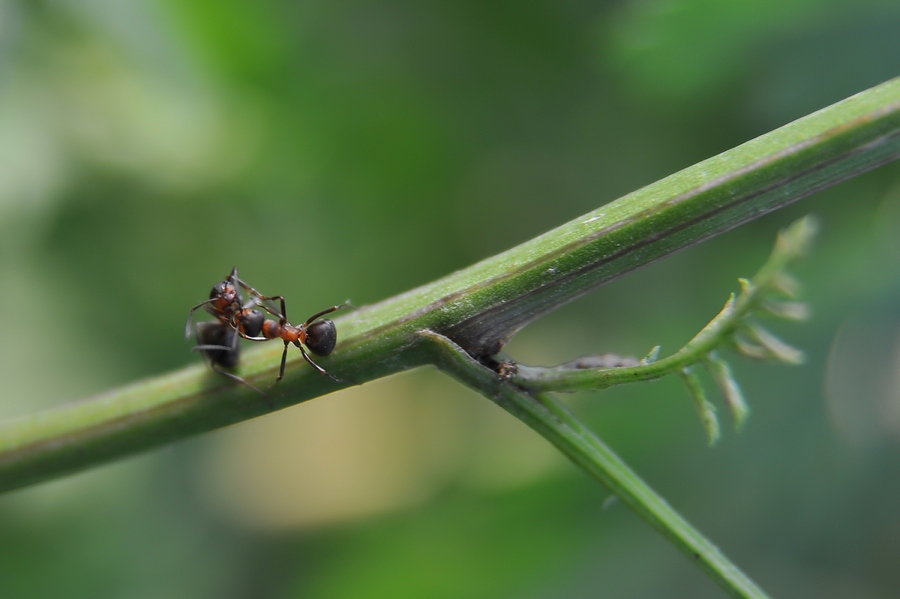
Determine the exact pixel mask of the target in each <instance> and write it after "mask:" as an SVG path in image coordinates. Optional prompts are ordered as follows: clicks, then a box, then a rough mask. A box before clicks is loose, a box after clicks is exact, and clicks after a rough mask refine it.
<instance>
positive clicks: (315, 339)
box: [306, 320, 337, 356]
mask: <svg viewBox="0 0 900 599" xmlns="http://www.w3.org/2000/svg"><path fill="white" fill-rule="evenodd" d="M335 345H337V327H335V326H334V322H332V321H330V320H318V321H316V322H314V323H312V324H310V325H309V327H308V328H307V329H306V347H308V348H309V350H310V351H311V352H312V353H314V354H316V355H317V356H327V355H328V354H330V353H331V352H333V351H334V346H335Z"/></svg>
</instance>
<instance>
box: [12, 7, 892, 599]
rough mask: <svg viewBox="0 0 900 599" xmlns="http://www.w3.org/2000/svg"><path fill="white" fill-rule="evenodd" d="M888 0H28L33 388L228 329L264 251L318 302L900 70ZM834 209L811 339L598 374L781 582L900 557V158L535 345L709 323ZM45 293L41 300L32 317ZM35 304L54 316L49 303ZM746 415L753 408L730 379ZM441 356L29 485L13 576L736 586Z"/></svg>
mask: <svg viewBox="0 0 900 599" xmlns="http://www.w3.org/2000/svg"><path fill="white" fill-rule="evenodd" d="M898 31H900V4H898V3H896V2H893V1H888V0H883V1H882V0H854V1H850V0H845V1H835V2H821V1H819V0H778V1H775V0H756V1H753V2H736V3H732V2H719V1H716V0H645V1H643V2H578V1H568V2H565V1H564V2H538V1H526V2H495V3H483V2H459V1H457V2H435V3H418V2H402V1H400V2H392V1H390V0H375V1H371V2H355V1H351V2H346V3H330V2H317V1H312V2H289V1H286V0H264V1H262V2H242V1H240V0H218V1H216V2H212V1H210V0H197V1H193V2H178V1H175V0H132V1H129V2H118V1H116V0H53V1H51V0H44V1H25V0H21V1H17V0H2V2H0V289H2V290H3V298H4V300H5V305H6V308H5V315H4V319H3V320H4V326H3V333H2V334H0V358H2V359H0V417H3V418H9V417H15V416H19V415H22V414H28V413H31V412H34V411H37V410H40V409H44V408H49V407H52V406H57V405H61V404H64V403H67V402H71V401H76V400H78V399H80V398H84V397H87V396H90V395H92V394H94V393H97V392H100V391H103V390H105V389H109V388H112V387H115V386H117V385H121V384H124V383H127V382H130V381H133V380H135V379H137V378H140V377H145V376H152V375H155V374H159V373H163V372H166V371H169V370H171V369H174V368H178V367H180V366H183V365H185V364H189V363H195V362H197V361H198V360H199V357H198V356H197V354H194V353H191V352H190V351H189V348H190V345H189V344H188V343H187V342H185V341H184V339H183V338H182V331H183V326H184V319H185V317H186V314H187V309H188V307H190V306H192V305H194V304H195V303H197V302H198V301H201V300H202V299H204V298H205V297H206V295H207V293H208V291H209V288H210V287H211V286H212V285H213V284H214V283H215V282H217V281H218V280H220V279H222V278H223V277H224V276H225V275H226V274H227V273H228V271H229V269H230V268H231V267H232V266H233V265H238V266H239V267H240V269H241V274H242V275H243V276H244V277H245V278H246V279H247V280H248V281H250V282H251V283H252V284H254V285H255V286H257V287H258V288H259V289H261V290H265V291H267V292H270V293H281V294H284V295H285V296H286V297H287V298H288V301H289V302H290V305H291V306H292V310H293V311H294V313H295V314H306V313H311V312H313V311H316V310H318V309H320V308H322V307H324V306H328V305H332V304H334V303H338V302H341V301H343V300H345V299H348V298H349V299H350V300H352V301H353V302H354V304H356V305H364V304H368V303H372V302H375V301H378V300H381V299H384V298H386V297H390V296H392V295H394V294H396V293H399V292H402V291H404V290H407V289H409V288H412V287H414V286H417V285H420V284H423V283H426V282H428V281H430V280H433V279H435V278H438V277H440V276H442V275H445V274H447V273H449V272H451V271H453V270H455V269H458V268H463V267H465V266H467V265H469V264H471V263H473V262H475V261H477V260H479V259H481V258H484V257H487V256H490V255H492V254H494V253H497V252H499V251H501V250H504V249H507V248H509V247H511V246H512V245H515V244H517V243H520V242H523V241H526V240H528V239H530V238H531V237H533V236H535V235H537V234H539V233H541V232H543V231H545V230H548V229H550V228H552V227H554V226H556V225H558V224H561V223H563V222H565V221H567V220H569V219H572V218H574V217H576V216H578V215H580V214H582V213H585V212H587V211H589V210H591V209H593V208H596V207H598V206H599V205H601V204H604V203H606V202H608V201H611V200H613V199H615V198H616V197H618V196H620V195H622V194H624V193H627V192H629V191H631V190H634V189H636V188H638V187H641V186H642V185H646V184H648V183H650V182H652V181H654V180H656V179H658V178H661V177H663V176H665V175H668V174H670V173H672V172H675V171H677V170H678V169H680V168H683V167H686V166H688V165H690V164H692V163H694V162H697V161H699V160H701V159H703V158H706V157H709V156H711V155H714V154H716V153H719V152H721V151H723V150H726V149H728V148H730V147H733V146H735V145H737V144H739V143H741V142H743V141H746V140H748V139H750V138H752V137H755V136H757V135H759V134H762V133H764V132H766V131H769V130H771V129H774V128H776V127H778V126H780V125H782V124H785V123H787V122H789V121H791V120H793V119H795V118H798V117H801V116H803V115H805V114H808V113H809V112H812V111H813V110H816V109H818V108H821V107H824V106H826V105H828V104H831V103H833V102H835V101H838V100H841V99H843V98H845V97H847V96H849V95H851V94H853V93H855V92H857V91H861V90H863V89H866V88H868V87H871V86H872V85H875V84H877V83H880V82H882V81H884V80H886V79H889V78H891V77H893V76H896V75H897V74H898V73H900V36H898V35H897V32H898ZM809 211H812V212H815V213H817V214H818V215H819V216H820V218H821V221H822V224H823V233H822V236H821V240H820V244H819V245H818V247H817V251H816V252H815V254H814V255H813V256H812V257H811V258H810V259H809V260H808V261H807V262H805V263H804V264H803V265H802V266H801V268H800V269H799V270H800V276H801V278H802V279H803V280H804V281H805V282H806V283H807V297H808V299H809V300H810V302H811V304H812V306H813V310H814V316H813V319H812V321H811V322H810V323H807V324H805V325H799V326H797V325H787V326H782V325H778V326H777V327H776V328H777V330H778V332H779V333H781V334H782V335H783V336H784V337H785V338H786V339H788V340H790V341H792V342H793V343H795V344H796V345H798V346H800V347H802V348H804V349H805V350H807V352H808V363H807V364H806V365H805V366H803V367H800V368H787V367H779V366H771V365H764V364H755V363H747V362H745V361H741V360H735V361H734V362H733V363H734V366H735V370H736V373H737V376H738V378H739V380H740V381H741V382H742V385H743V388H744V391H745V394H746V396H747V397H748V399H749V401H750V403H751V408H752V414H751V418H750V420H749V421H748V423H747V426H746V428H745V430H743V431H742V432H741V433H740V434H735V433H734V432H733V431H731V430H730V429H726V434H725V436H724V439H723V440H722V442H721V443H720V445H719V446H718V447H716V448H715V449H712V450H710V449H708V448H707V447H706V445H705V437H704V434H703V431H702V429H701V427H700V425H699V424H698V421H697V416H696V414H695V412H694V410H693V407H692V406H691V403H690V400H689V398H688V396H687V394H686V393H685V392H684V391H683V389H681V388H680V383H679V382H678V381H670V380H664V381H661V382H658V383H655V384H648V385H643V386H638V387H634V388H623V389H613V390H610V391H607V392H604V393H598V394H584V395H577V396H572V397H571V398H567V401H568V402H569V403H570V405H572V406H573V407H574V408H575V409H576V410H577V412H578V413H579V414H581V415H582V416H583V417H584V418H585V419H587V420H588V421H590V422H591V423H592V425H593V426H594V427H595V428H596V430H597V431H599V433H600V435H601V436H602V437H603V438H604V439H606V440H607V441H608V442H609V443H610V444H611V445H612V447H613V448H614V449H615V450H616V451H617V452H619V453H620V454H621V455H622V456H623V457H624V458H625V459H626V460H627V461H629V463H630V464H631V465H632V466H633V467H634V468H635V469H636V470H637V471H638V472H639V473H641V475H642V476H644V477H645V478H646V479H647V480H648V482H649V483H650V484H651V485H653V486H654V487H655V488H656V489H657V490H659V491H660V492H661V493H662V494H663V495H664V496H665V497H666V498H667V499H668V500H669V501H670V502H671V503H672V504H673V505H674V506H675V507H676V509H678V510H680V511H681V512H682V513H683V514H684V515H685V516H686V517H687V518H688V519H689V520H691V521H692V522H693V523H694V524H696V525H697V526H698V527H699V528H700V530H702V531H703V532H704V533H706V534H707V535H709V536H710V538H711V539H712V540H713V541H714V542H716V543H718V544H719V545H720V547H721V548H722V549H723V550H724V551H725V553H726V554H728V555H729V556H730V557H732V558H733V559H734V560H735V561H736V562H737V564H738V565H739V566H741V567H742V568H744V569H745V570H746V571H747V572H748V573H749V574H750V575H751V577H753V578H754V579H755V580H757V581H758V582H759V583H760V584H761V585H762V586H763V588H765V589H766V590H768V591H769V592H770V593H772V594H773V595H774V596H777V597H810V598H813V597H814V598H823V597H824V598H828V597H854V598H863V599H865V598H875V597H896V596H897V595H898V593H900V570H898V569H897V567H896V566H897V563H898V561H900V517H898V515H897V505H898V502H900V443H898V442H900V375H898V374H897V373H898V372H900V335H898V333H900V274H898V270H900V269H898V267H900V166H898V165H897V164H894V165H889V166H886V167H883V168H881V169H878V170H876V171H874V172H872V173H869V174H867V175H865V176H862V177H859V178H857V179H854V180H852V181H849V182H846V183H844V184H842V185H839V186H837V187H835V188H832V189H830V190H827V191H825V192H823V193H820V194H817V195H816V196H814V197H812V198H810V199H807V200H804V201H802V202H800V203H798V204H795V205H794V206H792V207H790V208H788V209H785V210H782V211H779V212H777V213H774V214H772V215H770V216H768V217H766V218H764V219H761V220H759V221H756V222H754V223H751V224H749V225H747V226H744V227H741V228H739V229H737V230H735V231H732V232H730V233H728V234H726V235H723V236H721V237H719V238H716V239H714V240H712V241H710V242H708V243H704V244H702V245H700V246H698V247H695V248H693V249H691V250H689V251H686V252H682V253H680V254H678V255H676V256H673V257H671V258H669V259H667V260H664V261H663V262H660V263H657V264H655V265H653V266H651V267H649V268H646V269H643V270H641V271H639V272H636V273H634V274H632V275H630V276H628V277H626V278H624V279H621V280H619V281H617V282H615V283H614V284H611V285H609V286H607V287H604V288H602V289H600V290H598V291H597V292H595V293H593V294H591V295H590V296H588V297H585V298H583V299H581V300H579V301H578V302H575V303H574V304H571V305H569V306H567V307H565V308H564V309H562V310H560V311H558V312H556V313H554V314H552V315H550V316H548V317H546V318H544V319H543V320H541V321H539V322H538V323H536V324H534V325H532V326H531V327H530V328H528V329H526V330H525V331H524V332H523V333H522V334H520V335H519V336H518V337H517V338H516V339H515V340H514V341H513V343H511V344H510V346H509V347H508V350H509V353H510V354H512V355H513V356H514V357H516V358H517V359H520V360H522V361H524V362H528V363H535V364H552V363H557V362H559V361H563V360H567V359H571V358H574V357H576V356H578V355H582V354H589V353H603V352H618V353H624V354H628V353H632V354H639V355H643V353H645V352H646V351H647V350H648V349H649V348H650V347H651V346H653V345H655V344H657V343H660V344H662V345H663V347H664V350H670V351H671V350H674V349H676V348H677V347H678V346H679V345H680V344H681V343H683V342H685V341H686V340H687V339H689V338H690V336H691V335H692V334H693V333H694V332H696V331H697V330H698V329H699V328H700V327H702V325H703V324H704V323H705V322H706V321H707V320H708V319H709V318H710V317H711V316H712V315H713V314H715V312H716V311H717V310H718V309H719V308H720V307H721V305H722V303H723V302H724V300H725V298H726V297H727V293H728V292H729V291H731V290H734V289H735V288H736V287H737V284H736V278H737V277H738V276H747V275H750V274H752V273H753V272H754V270H755V269H756V268H757V266H759V264H761V263H762V261H763V259H764V258H765V256H766V254H767V253H768V251H769V248H770V247H771V244H772V241H773V240H774V236H775V232H776V231H777V230H778V229H779V228H781V227H783V226H785V225H786V224H787V223H789V222H790V221H791V220H793V219H794V218H796V217H797V216H799V215H801V214H804V213H806V212H809ZM20 319H21V320H20ZM16 323H19V324H16ZM723 415H724V413H723ZM607 496H608V494H607V492H606V491H605V490H604V489H603V488H602V487H600V486H599V485H598V484H597V483H595V482H594V481H593V480H591V479H589V478H588V477H587V476H586V475H584V474H583V473H581V472H580V471H578V470H576V468H575V467H574V466H572V465H570V464H569V463H568V462H566V461H565V460H564V459H563V458H561V457H559V456H558V455H556V453H555V452H554V451H553V450H552V449H551V448H550V447H549V446H548V445H547V444H546V443H545V442H544V441H543V440H542V439H541V438H539V437H538V436H537V435H535V434H533V433H531V432H530V431H528V430H527V429H525V428H524V427H523V426H522V425H520V424H519V423H518V422H516V421H514V420H512V419H511V418H510V417H508V416H507V415H506V414H505V413H503V412H501V411H500V410H498V409H497V408H496V407H494V406H493V405H492V404H490V402H488V401H487V400H485V399H484V398H481V397H479V396H476V395H474V394H473V393H471V392H469V391H467V390H465V389H463V388H462V387H460V386H459V385H457V384H456V383H454V382H452V381H450V380H448V379H446V378H445V377H442V376H440V375H438V374H436V373H435V372H433V371H419V372H413V373H408V374H405V375H402V376H397V377H393V378H390V379H386V380H382V381H378V382H375V383H373V384H369V385H366V386H364V387H361V388H357V389H353V390H350V391H346V392H342V393H339V394H335V395H332V396H329V397H327V398H324V399H320V400H317V401H314V402H310V403H308V404H303V405H300V406H297V407H295V408H292V409H289V410H285V411H282V412H279V413H277V414H274V415H272V416H269V417H266V418H261V419H258V420H255V421H252V422H248V423H244V424H241V425H239V426H235V427H231V428H230V429H227V430H223V431H218V432H215V433H212V434H209V435H205V436H203V437H201V438H197V439H193V440H189V441H186V442H182V443H179V444H177V445H175V446H173V447H170V448H167V449H163V450H157V451H154V452H151V453H148V454H146V455H142V456H140V457H136V458H132V459H129V460H125V461H122V462H119V463H115V464H112V465H109V466H105V467H102V468H98V469H95V470H92V471H90V472H86V473H84V474H80V475H77V476H72V477H69V478H66V479H63V480H60V481H56V482H52V483H49V484H44V485H41V486H38V487H34V488H31V489H26V490H22V491H18V492H14V493H10V494H8V495H5V496H2V497H0V597H3V598H7V597H10V598H18V597H85V598H88V597H90V598H93V599H96V598H106V597H109V598H122V597H127V598H138V599H144V598H155V597H167V598H182V597H183V598H206V597H209V598H213V597H215V598H253V597H276V598H293V597H310V598H345V597H346V598H358V597H393V598H407V597H408V598H422V597H427V598H431V597H438V598H457V597H473V598H481V597H484V598H503V597H515V598H528V599H539V598H555V597H567V598H568V597H574V598H577V597H615V598H620V597H621V598H643V597H719V596H721V591H719V590H718V589H717V588H716V587H714V586H713V585H712V583H710V582H709V581H708V580H707V579H706V578H705V577H704V576H703V575H702V574H700V573H699V571H697V570H696V568H695V567H694V566H693V565H692V564H691V563H689V561H688V560H686V559H685V558H684V557H683V556H682V555H681V554H680V553H678V552H677V551H676V550H675V549H674V548H673V547H671V546H670V545H669V544H668V543H667V542H665V541H664V540H662V538H661V537H659V536H658V535H657V534H656V533H655V532H653V531H652V530H650V529H649V527H648V526H647V525H645V524H644V523H643V522H642V521H640V520H638V519H637V518H636V517H635V516H634V515H633V514H632V513H630V512H629V511H628V510H627V509H626V508H625V507H624V506H622V505H621V504H617V503H611V504H605V500H606V499H607Z"/></svg>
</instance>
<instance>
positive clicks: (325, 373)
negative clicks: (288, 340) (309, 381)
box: [285, 345, 341, 383]
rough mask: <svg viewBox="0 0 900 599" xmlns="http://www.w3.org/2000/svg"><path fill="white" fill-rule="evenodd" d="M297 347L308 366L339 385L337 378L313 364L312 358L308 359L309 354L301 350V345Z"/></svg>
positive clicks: (339, 380)
mask: <svg viewBox="0 0 900 599" xmlns="http://www.w3.org/2000/svg"><path fill="white" fill-rule="evenodd" d="M297 347H299V348H300V353H301V354H303V358H304V359H305V360H306V361H307V362H309V365H310V366H312V367H313V368H315V369H316V370H318V371H319V373H320V374H324V375H325V376H327V377H328V378H330V379H331V380H333V381H334V382H335V383H340V382H341V379H339V378H337V377H336V376H334V375H332V374H331V373H330V372H328V371H327V370H325V369H324V368H322V367H321V366H319V365H318V364H316V363H315V362H313V360H312V358H310V357H309V354H307V353H306V351H305V350H304V349H303V346H302V345H297ZM285 348H287V346H285Z"/></svg>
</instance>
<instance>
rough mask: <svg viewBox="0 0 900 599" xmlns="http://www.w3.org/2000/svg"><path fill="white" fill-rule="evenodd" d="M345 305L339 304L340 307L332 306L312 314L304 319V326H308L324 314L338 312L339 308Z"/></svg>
mask: <svg viewBox="0 0 900 599" xmlns="http://www.w3.org/2000/svg"><path fill="white" fill-rule="evenodd" d="M346 305H347V304H341V305H340V306H332V307H330V308H328V309H327V310H322V311H321V312H316V313H315V314H313V315H312V316H310V317H309V318H307V319H306V324H307V325H310V324H312V322H313V321H314V320H316V319H317V318H322V317H323V316H325V315H326V314H331V313H332V312H334V311H335V310H340V309H341V308H343V307H344V306H346Z"/></svg>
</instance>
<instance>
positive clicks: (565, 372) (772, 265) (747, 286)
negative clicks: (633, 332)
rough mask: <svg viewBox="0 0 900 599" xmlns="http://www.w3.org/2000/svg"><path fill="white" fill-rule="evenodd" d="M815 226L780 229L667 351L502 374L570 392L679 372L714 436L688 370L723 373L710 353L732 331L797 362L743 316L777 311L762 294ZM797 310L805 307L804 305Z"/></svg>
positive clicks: (525, 384) (775, 288)
mask: <svg viewBox="0 0 900 599" xmlns="http://www.w3.org/2000/svg"><path fill="white" fill-rule="evenodd" d="M815 231H816V225H815V222H814V221H813V220H812V219H811V218H810V217H807V218H804V219H802V220H799V221H797V222H796V223H794V224H793V225H792V226H791V227H790V228H788V229H786V230H785V231H783V232H782V233H780V234H779V236H778V240H777V241H776V243H775V248H774V249H773V250H772V253H771V255H770V256H769V258H768V260H766V262H765V264H763V266H762V267H761V268H760V269H759V271H758V272H757V273H756V275H754V276H753V278H752V279H750V280H747V279H740V282H741V287H742V291H741V293H740V294H739V295H738V296H737V297H735V295H734V294H731V297H729V298H728V301H727V302H725V307H724V308H722V310H721V311H720V312H719V313H718V314H717V315H716V316H715V318H713V319H712V320H711V321H710V322H709V324H707V325H706V326H705V327H703V329H702V330H701V331H700V332H699V333H697V335H695V336H694V338H693V339H691V340H690V341H688V342H687V343H686V344H685V345H684V347H682V348H681V349H679V350H678V351H677V352H675V353H674V354H672V355H671V356H668V357H666V358H663V359H661V360H659V359H657V358H656V356H657V354H658V348H653V351H652V352H651V356H652V359H650V357H651V356H648V357H647V358H645V359H644V360H641V362H640V363H638V364H636V365H633V366H621V367H599V368H584V367H581V366H577V367H573V366H571V365H569V364H563V365H561V366H555V367H552V368H544V367H539V366H525V365H521V364H520V365H517V368H516V369H515V371H514V373H513V374H511V375H510V376H509V377H508V378H509V379H510V381H511V382H512V383H514V384H515V385H517V386H519V387H521V388H523V389H526V390H529V391H556V392H573V391H591V390H594V391H595V390H600V389H607V388H609V387H613V386H615V385H622V384H625V383H634V382H638V381H649V380H655V379H658V378H662V377H664V376H666V375H668V374H674V373H679V374H681V376H682V378H684V380H685V382H686V384H687V386H688V388H689V390H690V391H691V395H692V396H693V397H694V398H695V399H696V400H697V401H698V409H700V411H701V415H703V417H704V421H706V422H709V423H710V424H709V425H708V426H707V427H706V428H707V430H708V431H709V432H710V437H711V438H713V437H715V436H717V434H718V432H717V431H718V429H717V428H716V427H715V426H714V425H713V424H712V420H713V418H710V417H709V410H708V409H706V407H704V406H706V404H707V403H708V402H706V400H705V399H702V400H701V399H700V398H701V397H703V395H702V393H703V390H702V387H701V386H699V383H697V381H696V375H694V374H692V371H691V370H690V369H691V368H692V367H693V366H694V365H695V364H701V363H707V362H710V363H712V364H713V366H712V367H713V369H714V370H715V374H716V375H718V377H721V376H723V375H725V374H727V373H728V370H727V365H725V364H724V362H722V361H721V359H713V358H711V355H712V354H713V353H714V351H715V350H716V349H717V348H719V347H722V346H725V345H729V344H732V343H733V341H734V335H735V333H737V332H738V331H740V332H744V333H746V335H747V336H749V337H751V338H752V340H753V342H754V343H755V345H754V347H756V348H758V349H757V354H758V355H755V356H754V357H765V358H774V359H778V360H781V361H782V362H786V363H789V364H797V363H799V361H800V360H801V358H802V353H801V352H799V350H796V349H794V348H792V347H790V346H789V345H787V344H786V343H784V342H783V341H781V340H780V339H778V338H777V337H775V336H774V335H772V334H771V333H769V332H768V331H766V330H765V329H763V328H762V327H760V326H759V325H757V324H755V323H753V322H751V321H748V316H750V315H751V314H752V313H753V312H755V311H767V312H771V313H772V314H774V315H776V316H778V315H780V312H779V311H778V310H776V311H774V312H772V311H771V310H770V307H771V306H772V303H771V298H769V297H768V295H769V294H771V293H773V292H780V293H784V284H783V282H784V280H785V279H786V277H787V273H785V270H784V269H785V268H786V267H787V266H788V265H789V264H791V263H792V262H794V261H795V260H797V259H798V258H800V257H802V256H803V255H805V254H806V252H807V251H808V249H809V245H810V243H811V242H812V239H813V237H814V235H815ZM791 291H792V292H796V285H792V289H791ZM799 305H800V304H796V305H795V307H794V308H793V310H792V312H791V313H790V314H789V316H795V315H796V313H798V312H800V311H801V309H800V308H799ZM802 311H803V312H805V309H804V310H802ZM718 377H717V380H719V378H718ZM720 385H726V389H727V393H728V394H730V396H731V399H732V401H733V402H734V405H735V407H737V409H738V410H743V412H744V413H745V412H746V407H745V406H743V405H742V404H743V401H742V400H740V401H739V400H738V399H737V395H736V392H735V390H734V389H732V388H730V387H729V386H728V385H727V384H726V383H724V381H722V382H720ZM732 386H733V385H732ZM735 388H736V387H735ZM738 393H739V392H738ZM742 416H743V414H741V415H740V416H738V415H737V413H736V420H738V421H739V420H740V419H741V418H742Z"/></svg>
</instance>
